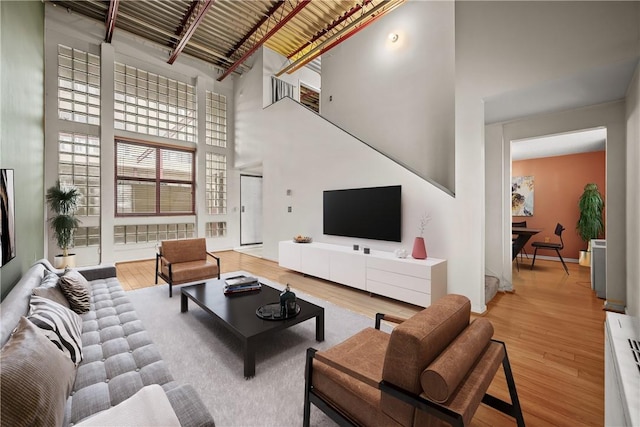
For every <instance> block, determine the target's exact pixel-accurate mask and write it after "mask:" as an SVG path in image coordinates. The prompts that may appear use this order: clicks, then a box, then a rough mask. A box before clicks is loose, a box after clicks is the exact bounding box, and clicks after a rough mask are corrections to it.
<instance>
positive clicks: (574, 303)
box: [116, 251, 605, 427]
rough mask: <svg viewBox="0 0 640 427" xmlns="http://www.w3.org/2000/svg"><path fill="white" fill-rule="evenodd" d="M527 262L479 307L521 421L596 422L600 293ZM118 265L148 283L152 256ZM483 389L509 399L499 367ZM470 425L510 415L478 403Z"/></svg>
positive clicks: (358, 307) (329, 288) (251, 263)
mask: <svg viewBox="0 0 640 427" xmlns="http://www.w3.org/2000/svg"><path fill="white" fill-rule="evenodd" d="M217 255H219V256H220V258H221V261H220V262H221V269H222V272H231V271H237V270H244V271H248V272H251V273H252V274H255V275H257V276H262V277H265V278H267V279H270V280H273V281H276V282H279V283H283V284H284V283H289V284H290V285H291V287H292V288H293V290H294V291H295V290H300V291H302V292H305V293H307V294H310V295H313V296H316V297H318V298H321V299H324V300H327V301H330V302H332V303H334V304H337V305H340V306H342V307H344V308H347V309H349V310H352V311H355V312H358V313H361V314H363V315H365V316H368V317H371V318H373V317H374V316H375V313H377V312H383V313H389V314H395V315H398V316H403V317H408V316H410V315H412V314H413V313H416V312H417V311H419V310H420V309H421V308H420V307H416V306H413V305H410V304H405V303H400V302H397V301H393V300H390V299H387V298H383V297H378V296H370V295H369V294H368V293H366V292H362V291H358V290H354V289H350V288H348V287H346V286H341V285H336V284H333V283H330V282H326V281H323V280H319V279H314V278H310V277H303V276H302V275H301V274H298V273H295V272H292V271H290V270H286V269H283V268H281V267H279V266H278V264H277V263H275V262H272V261H267V260H264V259H262V258H257V257H254V256H250V255H246V254H241V253H238V252H234V251H225V252H218V253H217ZM527 262H528V263H529V264H527ZM529 266H530V261H527V260H526V259H525V260H524V265H521V266H520V271H519V272H518V271H517V270H516V269H515V264H514V270H513V281H514V287H515V292H514V293H498V295H496V297H495V298H494V299H493V300H492V301H491V302H490V303H489V304H488V310H487V311H486V313H485V314H484V316H485V317H486V318H487V319H489V320H491V322H492V323H493V326H494V329H495V333H494V338H495V339H498V340H501V341H504V342H505V343H506V345H507V351H508V355H509V360H510V362H511V366H512V369H513V374H514V378H515V381H516V387H517V389H518V395H519V398H520V403H521V405H522V407H523V411H524V418H525V421H526V423H527V425H528V426H567V427H569V426H571V427H574V426H602V425H603V424H604V319H605V312H604V311H603V310H602V304H603V300H600V299H598V298H596V296H595V294H594V293H593V292H592V291H591V285H590V272H589V269H588V268H584V267H580V266H578V265H577V264H573V263H569V264H568V267H569V272H570V275H569V276H567V275H566V274H565V272H564V270H563V268H562V265H561V264H560V263H559V262H555V261H544V260H536V266H535V269H534V270H533V271H531V270H529ZM116 267H117V274H118V278H119V279H120V282H121V283H122V285H123V287H124V288H125V289H127V290H130V289H139V288H142V287H147V286H151V285H153V283H154V277H155V276H154V268H155V261H154V260H148V261H138V262H129V263H119V264H117V266H116ZM163 286H165V287H166V285H163ZM167 294H168V290H167ZM167 297H168V296H167ZM372 325H373V321H372ZM489 391H490V393H492V394H494V395H496V396H497V397H500V398H502V399H504V400H506V401H509V395H508V391H507V387H506V384H505V382H504V376H503V375H502V371H501V370H500V371H498V374H497V375H496V378H495V379H494V381H493V383H492V384H491V387H490V389H489ZM472 425H473V426H502V425H506V426H509V425H515V423H514V422H513V420H512V419H511V418H509V417H506V416H504V415H503V414H501V413H499V412H497V411H495V410H493V409H491V408H488V407H485V406H484V405H481V406H480V408H479V409H478V411H477V412H476V416H475V417H474V419H473V423H472Z"/></svg>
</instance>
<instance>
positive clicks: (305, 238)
mask: <svg viewBox="0 0 640 427" xmlns="http://www.w3.org/2000/svg"><path fill="white" fill-rule="evenodd" d="M312 240H313V239H312V238H311V237H309V236H303V235H301V234H298V235H297V236H296V237H294V238H293V241H294V242H296V243H311V241H312Z"/></svg>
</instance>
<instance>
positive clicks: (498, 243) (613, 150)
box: [485, 101, 627, 301]
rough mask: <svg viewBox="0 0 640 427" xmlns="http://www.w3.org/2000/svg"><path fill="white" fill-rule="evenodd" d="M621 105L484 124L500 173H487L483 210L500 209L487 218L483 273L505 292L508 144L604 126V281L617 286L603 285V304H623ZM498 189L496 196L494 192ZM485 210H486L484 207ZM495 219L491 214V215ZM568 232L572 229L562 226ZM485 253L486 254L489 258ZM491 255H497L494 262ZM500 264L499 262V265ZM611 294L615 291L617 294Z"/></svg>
mask: <svg viewBox="0 0 640 427" xmlns="http://www.w3.org/2000/svg"><path fill="white" fill-rule="evenodd" d="M624 105H625V103H624V101H617V102H612V103H606V104H600V105H595V106H589V107H585V108H579V109H575V110H569V111H564V112H560V113H552V114H545V115H541V116H536V117H532V118H527V119H521V120H515V121H513V122H509V123H505V124H494V125H490V126H487V132H486V135H487V139H486V140H485V144H486V149H487V152H489V151H491V152H495V153H496V155H495V156H494V158H495V159H498V158H499V156H498V154H497V153H498V152H502V153H503V154H504V156H503V157H502V158H501V159H500V160H501V162H500V163H498V162H496V164H495V165H494V166H495V167H496V168H497V169H499V170H500V171H501V174H500V176H497V174H496V173H495V171H489V170H487V175H486V176H487V188H490V189H491V191H489V190H488V191H487V193H486V195H485V196H486V200H487V203H486V204H487V207H489V206H492V207H495V206H500V209H501V213H500V216H499V218H500V220H501V222H498V217H496V218H487V222H486V224H487V239H486V242H485V248H486V253H487V269H489V268H490V267H489V266H490V264H489V263H490V262H491V268H498V266H499V265H500V264H502V266H503V270H501V271H500V272H501V274H502V276H503V277H504V278H505V281H506V283H507V284H508V285H507V286H505V288H506V289H511V286H510V284H511V271H512V270H511V269H512V267H511V198H510V195H511V187H510V186H511V141H513V140H518V139H525V138H531V137H536V136H543V135H552V134H559V133H566V132H572V131H578V130H582V129H590V128H596V127H599V126H604V127H606V128H607V148H606V150H607V156H606V157H607V160H606V200H605V208H606V217H605V220H606V224H605V230H606V234H607V283H610V284H620V286H612V287H607V300H609V299H613V300H621V301H623V300H625V299H626V295H625V289H624V286H622V284H623V283H625V281H626V274H625V256H626V255H625V253H626V249H625V244H626V243H625V241H626V237H625V236H626V233H627V231H626V227H625V217H626V208H625V206H626V201H625V191H624V188H625V186H626V184H625V181H626V176H625V168H624V167H621V166H620V165H624V164H625V156H626V137H625V133H626V132H625V126H626V124H625V114H624V112H625V108H624ZM498 189H502V192H501V193H500V192H499V191H497V190H498ZM487 212H489V208H487ZM494 215H496V216H497V214H495V213H494ZM567 230H568V231H571V232H572V228H571V227H570V225H569V226H567ZM489 254H491V255H489ZM496 254H501V257H500V258H498V257H497V256H496ZM500 261H501V263H500ZM616 292H619V294H617V293H616Z"/></svg>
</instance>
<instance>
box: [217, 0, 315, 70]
mask: <svg viewBox="0 0 640 427" xmlns="http://www.w3.org/2000/svg"><path fill="white" fill-rule="evenodd" d="M309 2H311V0H301V1H300V2H299V3H298V4H297V6H296V7H294V8H293V10H292V11H291V12H289V14H288V15H287V16H285V17H284V18H282V20H281V21H280V22H278V23H277V24H276V25H275V26H274V27H273V28H272V29H271V30H270V31H269V32H268V33H267V34H265V35H264V36H263V37H262V38H261V39H260V41H258V42H257V43H256V44H255V45H253V47H251V49H249V50H248V51H247V52H245V54H244V55H242V57H241V58H240V59H238V60H237V61H236V62H235V63H234V64H233V65H231V67H229V68H228V69H227V71H225V72H224V73H223V74H222V75H221V76H220V77H218V81H219V82H221V81H222V80H224V79H225V78H226V77H227V76H228V75H229V74H231V73H232V72H233V71H234V70H235V69H236V68H238V67H239V66H240V64H242V63H243V62H244V61H246V60H247V58H248V57H250V56H251V55H252V54H253V53H254V52H255V51H256V50H258V48H259V47H260V46H262V45H263V44H264V42H266V41H267V40H269V38H270V37H271V36H272V35H274V34H275V33H277V32H278V31H279V30H280V28H282V27H283V26H284V25H285V24H286V23H287V22H289V20H291V18H293V17H294V16H296V15H297V14H298V13H299V12H300V11H301V10H302V9H304V8H305V7H306V6H307V5H308V4H309Z"/></svg>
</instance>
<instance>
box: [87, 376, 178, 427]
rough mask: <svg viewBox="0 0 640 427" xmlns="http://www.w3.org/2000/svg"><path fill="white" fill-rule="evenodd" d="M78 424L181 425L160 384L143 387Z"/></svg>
mask: <svg viewBox="0 0 640 427" xmlns="http://www.w3.org/2000/svg"><path fill="white" fill-rule="evenodd" d="M76 426H85V427H87V426H88V427H120V426H127V427H150V426H163V427H180V421H178V417H177V416H176V413H175V412H173V408H172V407H171V403H170V402H169V398H167V395H166V394H165V392H164V389H163V388H162V387H161V386H159V385H158V384H152V385H148V386H146V387H143V388H141V389H140V390H139V391H138V392H137V393H136V394H134V395H133V396H131V397H130V398H128V399H127V400H125V401H124V402H121V403H119V404H118V405H116V406H114V407H112V408H109V409H107V410H106V411H102V412H98V413H97V414H96V415H93V416H91V417H89V418H86V419H85V420H84V421H81V422H79V423H77V424H76Z"/></svg>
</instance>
